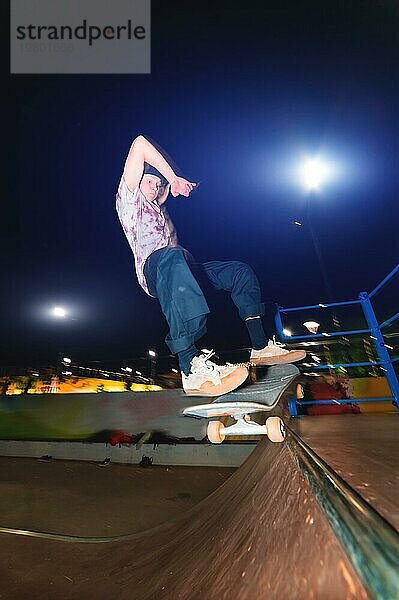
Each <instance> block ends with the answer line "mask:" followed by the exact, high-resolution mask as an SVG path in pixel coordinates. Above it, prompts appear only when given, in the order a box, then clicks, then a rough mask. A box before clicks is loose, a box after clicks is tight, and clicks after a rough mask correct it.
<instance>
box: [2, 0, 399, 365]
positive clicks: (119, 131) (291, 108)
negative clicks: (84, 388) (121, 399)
mask: <svg viewBox="0 0 399 600" xmlns="http://www.w3.org/2000/svg"><path fill="white" fill-rule="evenodd" d="M263 4H264V6H263ZM2 13H3V14H2V22H3V24H4V23H5V24H7V23H8V16H7V14H4V13H5V11H4V7H3V8H2ZM3 40H5V42H7V39H6V36H3ZM398 40H399V5H398V4H397V3H396V2H393V1H392V2H390V1H385V2H375V1H374V2H367V1H364V2H350V3H348V2H345V3H337V2H324V3H323V2H314V3H311V2H301V1H298V2H292V3H287V2H265V3H258V2H249V3H245V2H241V3H238V2H237V3H234V2H233V3H232V2H213V3H210V4H209V5H208V4H207V3H206V2H201V3H196V2H195V3H194V2H192V3H190V2H176V1H175V2H173V1H172V2H161V0H158V1H156V0H154V1H153V3H152V73H151V75H101V76H100V75H76V76H75V75H48V76H47V75H32V76H28V75H8V74H7V71H8V64H7V63H3V67H4V79H5V80H6V87H7V89H8V109H7V110H6V111H5V112H4V113H3V125H4V126H5V127H6V133H7V137H6V139H4V138H3V148H6V153H5V156H4V158H3V164H4V165H5V166H6V170H5V175H6V182H7V188H8V189H7V191H6V192H5V193H4V195H3V202H2V207H3V209H2V217H3V218H2V235H1V246H2V247H1V256H2V261H1V262H2V268H1V272H2V294H1V307H0V308H1V322H2V325H1V354H0V364H1V365H2V366H4V365H19V366H28V365H33V364H48V363H51V362H54V361H55V360H56V356H57V353H58V352H63V353H64V354H67V355H70V356H72V357H73V358H74V359H75V360H77V361H83V362H85V363H86V364H89V363H90V361H110V360H112V361H123V360H125V361H127V360H130V359H133V358H135V357H137V356H140V355H141V356H142V355H144V354H145V353H146V351H147V349H148V348H155V349H157V350H158V351H159V352H160V353H165V354H166V353H167V352H168V350H167V348H166V346H165V345H164V341H163V340H164V337H165V334H166V331H167V327H166V323H165V322H164V320H163V316H162V314H161V311H160V308H159V306H158V303H157V301H156V300H154V299H151V298H149V297H148V296H146V294H145V293H144V292H143V291H142V289H141V288H140V287H139V285H138V283H137V280H136V276H135V273H134V267H133V257H132V254H131V251H130V248H129V246H128V243H127V241H126V239H125V237H124V233H123V230H122V228H121V226H120V224H119V221H118V217H117V214H116V210H115V192H116V188H117V185H118V182H119V179H120V176H121V171H122V168H123V164H124V161H125V158H126V155H127V152H128V150H129V147H130V144H131V142H132V140H133V139H134V138H135V137H136V136H137V135H139V134H144V135H148V136H150V137H151V138H152V139H154V140H156V141H157V142H158V143H159V144H160V145H161V146H162V147H163V148H164V149H165V150H166V152H167V153H168V154H169V155H170V156H171V157H172V158H173V159H174V161H175V163H176V164H177V165H178V167H179V169H180V173H181V174H182V175H183V176H185V177H187V178H188V179H190V180H192V181H201V185H200V188H199V189H198V190H197V191H196V192H195V193H194V194H193V195H192V196H191V197H190V198H188V199H187V198H183V197H178V198H176V199H174V198H170V200H169V201H168V205H167V206H168V210H169V212H170V214H171V217H172V219H173V221H174V223H175V225H176V228H177V231H178V234H179V238H180V242H181V244H182V245H184V246H185V247H187V248H188V249H189V250H190V252H191V253H192V254H193V255H194V256H195V257H196V259H197V260H198V261H201V260H203V261H205V260H223V259H226V260H233V259H237V260H243V261H246V262H249V263H250V264H251V265H252V266H253V267H254V269H255V271H256V272H257V273H258V276H259V278H260V280H261V284H262V288H263V291H264V299H265V301H266V302H268V303H270V306H271V303H273V302H275V301H276V302H279V303H280V304H281V305H284V306H295V305H301V304H311V303H314V302H323V301H326V300H328V299H333V300H349V299H353V298H354V297H356V295H357V293H358V292H359V291H362V290H366V291H370V290H371V289H372V288H373V287H374V286H375V285H376V284H377V283H378V282H379V281H380V280H381V279H382V278H383V277H384V276H385V275H386V274H387V273H388V272H389V271H390V270H391V269H393V268H394V267H395V265H396V264H397V262H398V255H399V252H398V250H399V241H398V235H397V231H398V216H399V208H398V184H399V110H398V106H399V78H398V64H399V63H398V58H399V52H398V50H399V42H398ZM6 51H7V46H6V48H5V52H6ZM319 153H321V154H322V155H323V156H325V157H328V158H329V160H331V161H332V162H333V163H334V164H335V165H336V166H337V173H336V177H332V178H331V181H329V182H327V183H326V186H325V187H324V188H323V189H322V190H321V192H320V193H318V194H315V195H313V196H311V197H310V196H309V195H306V194H305V193H304V190H303V187H302V185H301V182H300V181H298V179H297V178H296V176H295V169H294V167H295V165H296V164H297V163H298V161H299V160H300V159H301V157H303V156H304V155H315V154H319ZM308 203H310V209H309V210H310V217H311V221H312V225H313V228H314V230H315V232H316V233H317V236H318V239H319V243H320V247H321V251H322V255H323V260H324V264H325V268H326V276H327V280H328V282H329V285H330V287H331V288H332V290H333V296H334V298H328V297H327V291H326V289H325V286H324V283H323V278H322V276H321V272H320V266H319V263H318V261H317V258H316V254H315V250H314V247H313V244H312V240H311V236H310V233H309V228H308V227H307V226H305V225H304V226H302V227H297V226H295V225H294V224H293V221H294V220H299V221H301V220H302V221H303V222H305V218H306V211H307V206H308ZM395 289H396V290H397V287H396V288H395ZM395 293H396V292H395ZM395 293H394V292H392V290H391V291H389V290H387V291H386V292H385V297H384V301H385V309H386V311H387V316H389V314H392V313H393V312H396V311H397V310H398V308H397V305H398V301H397V300H398V298H397V297H395ZM208 298H209V303H210V305H211V308H212V315H211V317H210V320H209V333H208V336H207V339H206V340H205V341H204V344H205V342H206V344H207V347H215V348H219V349H226V348H235V347H242V346H247V345H248V340H247V337H246V333H245V328H244V326H243V324H242V323H241V322H240V320H239V318H238V316H237V314H236V310H235V308H234V307H233V305H231V303H230V302H226V296H225V294H224V293H223V292H213V293H209V296H208ZM55 304H56V305H62V306H65V307H66V308H67V309H70V311H71V314H70V317H69V318H68V319H66V320H65V321H63V322H60V321H57V322H55V321H54V320H53V321H52V320H51V319H50V318H49V317H48V316H47V315H46V310H47V309H48V308H49V307H51V306H53V305H55ZM294 325H295V324H294ZM294 329H295V327H294ZM295 332H296V333H298V334H300V333H302V334H303V333H306V331H303V329H301V327H299V328H298V330H297V331H295Z"/></svg>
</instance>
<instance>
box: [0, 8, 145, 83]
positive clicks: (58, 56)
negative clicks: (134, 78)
mask: <svg viewBox="0 0 399 600" xmlns="http://www.w3.org/2000/svg"><path fill="white" fill-rule="evenodd" d="M10 8H11V11H10V14H11V18H10V45H11V48H10V50H11V52H10V56H11V64H10V71H11V73H25V74H34V73H53V74H67V73H71V74H72V73H77V74H80V73H86V74H90V73H104V74H112V73H150V72H151V2H150V0H11V5H10Z"/></svg>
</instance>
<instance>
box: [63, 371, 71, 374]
mask: <svg viewBox="0 0 399 600" xmlns="http://www.w3.org/2000/svg"><path fill="white" fill-rule="evenodd" d="M62 374H63V375H72V371H62Z"/></svg>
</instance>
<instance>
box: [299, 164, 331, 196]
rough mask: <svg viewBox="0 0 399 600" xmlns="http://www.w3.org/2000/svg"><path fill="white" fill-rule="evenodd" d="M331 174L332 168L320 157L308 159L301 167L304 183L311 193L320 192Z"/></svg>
mask: <svg viewBox="0 0 399 600" xmlns="http://www.w3.org/2000/svg"><path fill="white" fill-rule="evenodd" d="M330 172H331V168H330V166H329V165H328V164H327V163H326V162H324V161H323V160H322V159H321V158H320V157H314V158H306V159H305V161H304V163H303V165H302V167H301V179H302V183H303V185H304V186H305V188H306V189H307V190H309V191H310V190H319V189H320V188H321V186H322V184H323V183H324V182H325V181H326V180H327V179H328V177H329V175H330Z"/></svg>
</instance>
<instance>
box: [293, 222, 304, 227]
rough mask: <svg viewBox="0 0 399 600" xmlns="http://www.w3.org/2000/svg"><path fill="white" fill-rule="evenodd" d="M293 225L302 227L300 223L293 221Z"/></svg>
mask: <svg viewBox="0 0 399 600" xmlns="http://www.w3.org/2000/svg"><path fill="white" fill-rule="evenodd" d="M294 225H297V226H298V227H302V223H300V222H299V221H294Z"/></svg>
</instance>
